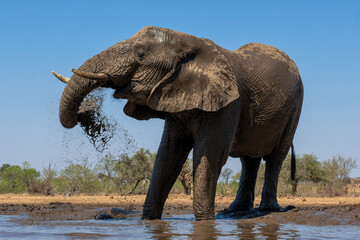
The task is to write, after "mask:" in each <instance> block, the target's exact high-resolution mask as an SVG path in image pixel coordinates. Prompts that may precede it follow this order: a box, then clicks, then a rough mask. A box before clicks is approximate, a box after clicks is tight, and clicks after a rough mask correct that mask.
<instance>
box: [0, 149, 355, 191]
mask: <svg viewBox="0 0 360 240" xmlns="http://www.w3.org/2000/svg"><path fill="white" fill-rule="evenodd" d="M155 157H156V155H155V154H154V153H151V152H150V151H149V150H144V149H140V150H139V151H137V152H136V153H135V154H134V155H132V156H128V155H127V154H123V155H120V156H113V155H111V154H108V155H106V156H105V157H103V158H102V159H100V160H99V161H97V162H96V163H95V164H91V163H90V161H89V160H88V159H82V160H80V161H76V162H69V163H68V164H67V165H66V166H65V167H64V168H63V169H60V170H58V169H55V168H54V167H52V166H51V165H49V166H48V167H47V168H44V169H43V171H42V173H40V172H38V171H37V170H36V169H34V168H31V166H30V164H29V163H28V162H24V163H23V164H22V166H17V165H10V164H3V165H2V166H1V167H0V193H25V192H27V193H30V194H44V195H54V194H65V195H68V196H69V195H72V194H80V193H85V194H119V195H123V194H145V193H146V192H147V189H148V187H149V182H150V178H151V173H152V167H153V164H154V161H155ZM355 167H356V161H355V160H353V159H351V158H347V159H345V158H343V157H341V156H337V157H333V158H331V159H328V160H325V161H322V162H320V161H318V159H317V157H316V156H315V155H314V154H305V155H303V156H301V157H300V156H297V173H296V179H295V181H291V180H290V157H289V156H288V157H287V158H286V160H285V161H284V163H283V167H282V170H281V173H280V178H279V187H278V195H279V196H291V195H294V196H303V197H306V196H307V197H310V196H313V197H315V196H323V197H332V196H345V195H346V196H349V195H351V196H360V191H359V190H360V187H359V184H360V182H356V179H351V178H350V177H349V174H350V172H351V170H352V169H353V168H355ZM264 172H265V163H264V162H262V163H261V165H260V169H259V174H258V179H257V185H256V189H255V192H256V195H258V196H259V195H261V190H262V185H263V182H264ZM240 175H241V171H240V172H238V173H236V174H234V171H233V170H231V169H229V168H224V169H223V170H222V172H221V174H220V178H219V182H218V185H217V194H218V195H235V194H236V191H237V188H238V183H239V179H240ZM191 190H192V161H191V159H188V160H187V162H186V163H185V165H184V167H183V169H182V171H181V173H180V175H179V177H178V180H177V181H176V183H175V185H174V187H173V189H172V190H171V191H172V193H186V194H191Z"/></svg>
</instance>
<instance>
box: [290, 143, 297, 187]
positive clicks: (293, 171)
mask: <svg viewBox="0 0 360 240" xmlns="http://www.w3.org/2000/svg"><path fill="white" fill-rule="evenodd" d="M295 174H296V157H295V151H294V144H291V180H292V181H295Z"/></svg>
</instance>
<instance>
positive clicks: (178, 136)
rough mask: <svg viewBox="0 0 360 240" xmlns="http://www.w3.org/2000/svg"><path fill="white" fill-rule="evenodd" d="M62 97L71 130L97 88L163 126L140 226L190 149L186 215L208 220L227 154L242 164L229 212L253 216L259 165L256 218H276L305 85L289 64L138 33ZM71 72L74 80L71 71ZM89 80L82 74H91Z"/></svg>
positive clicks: (173, 36) (154, 212)
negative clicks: (98, 77)
mask: <svg viewBox="0 0 360 240" xmlns="http://www.w3.org/2000/svg"><path fill="white" fill-rule="evenodd" d="M78 70H80V71H84V72H89V73H91V74H93V73H101V74H103V75H104V76H108V77H109V80H108V81H95V80H91V79H87V77H86V75H83V76H81V74H78V73H77V74H74V75H73V76H72V77H71V79H70V81H69V82H68V84H67V86H66V87H65V89H64V92H63V95H62V98H61V103H60V121H61V123H62V124H63V126H64V127H67V128H71V127H74V126H75V125H76V123H77V121H76V119H77V112H78V108H79V105H80V103H81V101H82V100H83V98H84V97H85V96H86V95H87V93H89V92H91V91H92V90H93V89H95V88H98V87H109V88H113V89H114V90H115V93H114V97H115V98H123V99H127V100H128V102H127V104H126V106H125V108H124V112H125V113H126V114H127V115H128V116H130V117H133V118H136V119H139V120H147V119H150V118H161V119H165V127H164V132H163V136H162V140H161V143H160V146H159V150H158V153H157V157H156V161H155V165H154V169H153V174H152V179H151V183H150V188H149V191H148V194H147V198H146V201H145V204H144V209H143V218H144V219H157V218H161V215H162V210H163V206H164V203H165V200H166V197H167V195H168V193H169V191H170V189H171V187H172V185H173V184H174V182H175V180H176V178H177V176H178V174H179V172H180V170H181V168H182V165H183V164H184V162H185V160H186V158H187V156H188V154H189V152H190V151H191V149H192V148H193V149H194V150H193V153H194V156H193V160H194V163H193V166H194V169H193V177H194V201H193V207H194V214H195V217H196V219H197V220H206V219H213V218H214V198H215V190H216V182H217V179H218V177H219V174H220V171H221V168H222V166H223V165H224V164H225V162H226V160H227V158H228V156H229V155H230V156H233V157H240V158H241V159H242V164H243V168H244V169H247V170H246V171H243V173H242V176H241V180H240V184H239V191H238V194H237V197H236V199H235V201H234V202H233V203H232V204H231V206H230V208H229V209H228V211H239V210H240V211H241V210H244V209H245V210H248V209H252V208H253V201H254V196H253V192H254V186H255V180H256V175H257V168H258V164H259V162H260V159H264V160H266V172H265V183H264V188H263V193H262V202H261V205H260V209H262V210H278V209H280V207H279V204H278V203H277V197H276V192H277V181H278V175H279V171H280V169H281V165H282V161H283V160H284V158H285V156H286V154H287V152H288V150H289V148H290V145H291V143H292V140H293V137H294V133H295V130H296V127H297V123H298V120H299V116H300V111H301V106H302V99H303V87H302V82H301V78H300V75H299V72H298V70H297V67H296V65H295V63H294V62H293V61H292V60H291V59H290V58H289V57H288V56H287V55H286V54H285V53H283V52H281V51H280V50H278V49H276V48H274V47H271V46H268V45H264V44H258V43H251V44H247V45H245V46H243V47H241V48H239V49H238V50H235V51H229V50H226V49H224V48H222V47H220V46H218V45H216V44H215V43H213V42H212V41H210V40H208V39H204V38H197V37H194V36H191V35H188V34H185V33H181V32H176V31H173V30H170V29H164V28H156V27H145V28H143V29H141V30H140V31H139V32H138V33H137V34H135V35H134V36H133V37H132V38H130V39H127V40H125V41H123V42H120V43H118V44H116V45H114V46H112V47H110V48H109V49H107V50H105V51H103V52H101V53H99V54H98V55H96V56H94V57H93V58H91V59H89V60H87V61H86V62H85V63H84V64H83V65H82V66H81V67H79V69H78ZM75 73H76V72H75ZM91 74H90V75H91Z"/></svg>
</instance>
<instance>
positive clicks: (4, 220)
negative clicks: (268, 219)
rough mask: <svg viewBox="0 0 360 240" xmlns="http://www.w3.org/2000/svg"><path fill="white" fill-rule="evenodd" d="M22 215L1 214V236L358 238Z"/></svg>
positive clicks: (233, 225)
mask: <svg viewBox="0 0 360 240" xmlns="http://www.w3.org/2000/svg"><path fill="white" fill-rule="evenodd" d="M25 217H26V215H21V216H7V215H0V239H359V235H360V228H359V227H358V226H346V225H336V226H309V225H299V224H290V223H289V224H265V223H254V224H249V223H243V221H241V220H215V221H203V222H196V221H195V220H194V218H193V215H174V216H172V217H168V218H163V219H162V220H153V221H146V220H141V219H140V217H136V218H124V219H117V220H102V221H100V220H83V221H47V222H34V223H29V224H25V225H21V224H19V223H17V221H18V220H19V219H21V218H25Z"/></svg>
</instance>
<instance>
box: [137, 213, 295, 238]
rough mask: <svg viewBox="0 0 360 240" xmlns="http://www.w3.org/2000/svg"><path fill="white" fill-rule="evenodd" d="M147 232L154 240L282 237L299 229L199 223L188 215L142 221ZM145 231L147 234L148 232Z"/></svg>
mask: <svg viewBox="0 0 360 240" xmlns="http://www.w3.org/2000/svg"><path fill="white" fill-rule="evenodd" d="M143 225H144V227H145V231H146V233H147V234H148V235H150V236H151V238H153V239H161V240H166V239H200V240H202V239H204V240H205V239H206V240H208V239H209V240H212V239H224V238H225V239H226V238H229V239H234V237H235V238H238V239H249V240H251V239H259V238H260V239H283V238H297V237H299V236H300V235H299V234H298V231H297V230H293V229H291V228H290V229H289V228H288V229H284V228H282V225H279V224H270V225H268V224H257V223H253V224H251V223H243V222H242V221H241V220H215V221H202V222H196V221H193V220H191V219H190V218H188V219H186V218H185V217H183V218H180V219H175V218H171V219H164V220H162V221H160V220H155V221H143ZM147 234H145V235H147Z"/></svg>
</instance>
